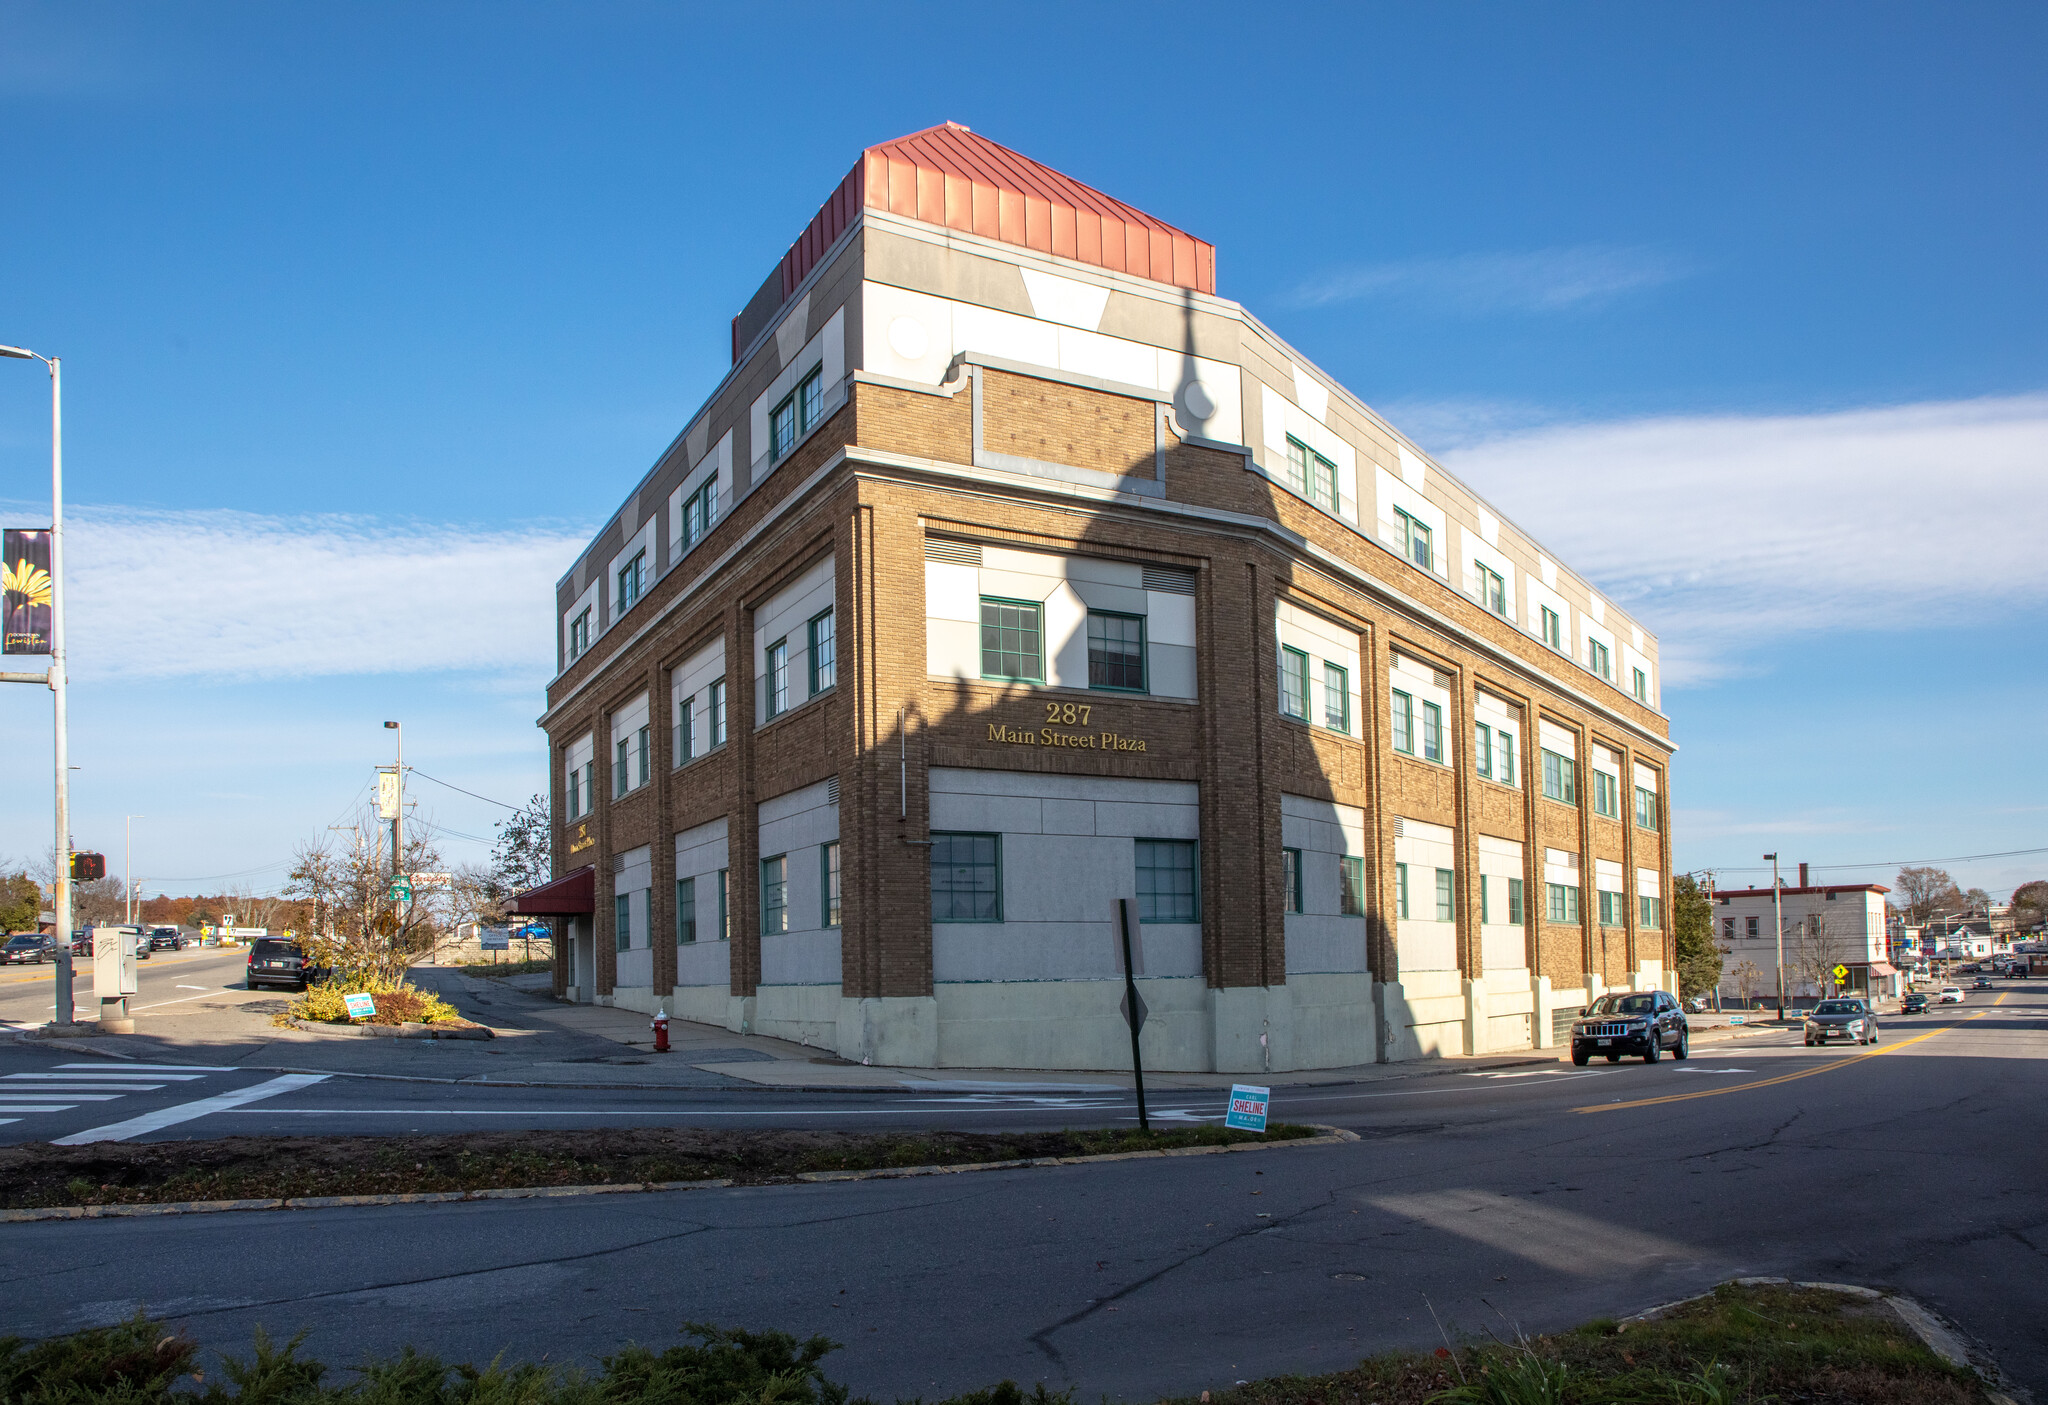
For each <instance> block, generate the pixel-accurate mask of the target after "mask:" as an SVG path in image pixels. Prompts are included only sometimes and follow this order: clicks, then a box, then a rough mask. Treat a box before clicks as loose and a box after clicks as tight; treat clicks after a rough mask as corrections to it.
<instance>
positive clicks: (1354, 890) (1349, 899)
mask: <svg viewBox="0 0 2048 1405" xmlns="http://www.w3.org/2000/svg"><path fill="white" fill-rule="evenodd" d="M1337 913H1338V915H1339V916H1342V917H1363V916H1365V860H1364V859H1363V858H1362V857H1360V856H1359V855H1357V854H1345V855H1342V856H1341V857H1339V858H1338V860H1337Z"/></svg>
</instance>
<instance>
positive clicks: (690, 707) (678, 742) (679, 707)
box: [674, 698, 697, 766]
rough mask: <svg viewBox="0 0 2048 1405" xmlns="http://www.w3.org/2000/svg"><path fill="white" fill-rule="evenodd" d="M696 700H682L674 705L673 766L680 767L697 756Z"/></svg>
mask: <svg viewBox="0 0 2048 1405" xmlns="http://www.w3.org/2000/svg"><path fill="white" fill-rule="evenodd" d="M696 709H697V700H696V699H695V698H684V699H683V700H682V701H681V702H679V703H677V704H676V736H675V746H674V751H675V754H676V757H675V764H676V765H678V766H680V765H682V764H683V763H684V762H685V761H688V760H690V759H691V758H692V757H694V756H696V754H697V725H696V723H697V718H696Z"/></svg>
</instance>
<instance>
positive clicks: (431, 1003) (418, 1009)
mask: <svg viewBox="0 0 2048 1405" xmlns="http://www.w3.org/2000/svg"><path fill="white" fill-rule="evenodd" d="M349 995H370V996H374V997H375V998H376V1001H377V1013H376V1014H374V1015H372V1016H370V1018H369V1019H367V1020H364V1021H363V1023H364V1024H434V1023H436V1022H438V1021H441V1020H459V1019H461V1018H462V1012H461V1011H459V1010H457V1009H456V1008H455V1007H454V1006H453V1005H450V1004H449V1003H448V1002H447V1001H445V1000H443V999H441V998H440V997H439V996H438V995H429V994H427V993H426V992H425V991H423V990H414V989H413V988H412V987H411V986H409V985H397V986H386V987H383V988H381V989H380V988H378V986H377V984H376V983H374V982H368V981H338V982H335V983H332V984H329V985H316V986H314V987H313V988H312V989H310V990H308V991H307V992H306V993H305V994H303V995H301V996H300V997H299V998H298V999H297V1000H294V1001H293V1002H292V1003H291V1008H290V1009H289V1010H287V1011H286V1012H285V1014H286V1018H288V1019H295V1020H310V1021H312V1022H314V1023H316V1024H352V1023H354V1021H353V1020H351V1019H350V1018H349V1013H348V1002H347V1001H346V1000H345V999H344V998H343V997H345V996H349Z"/></svg>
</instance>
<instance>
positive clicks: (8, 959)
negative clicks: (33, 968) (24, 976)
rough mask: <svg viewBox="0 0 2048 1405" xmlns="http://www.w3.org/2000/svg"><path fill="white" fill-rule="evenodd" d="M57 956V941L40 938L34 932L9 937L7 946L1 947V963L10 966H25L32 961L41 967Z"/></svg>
mask: <svg viewBox="0 0 2048 1405" xmlns="http://www.w3.org/2000/svg"><path fill="white" fill-rule="evenodd" d="M56 954H57V943H56V940H55V939H54V938H51V937H43V936H38V935H37V934H36V933H34V932H22V933H20V934H18V935H16V936H12V937H9V938H8V939H7V944H6V945H5V946H0V962H5V963H6V964H8V965H10V966H20V965H25V964H27V963H28V962H31V961H33V962H34V963H35V964H36V965H38V966H40V965H42V964H43V962H45V961H48V960H49V959H50V958H51V957H53V956H55V955H56Z"/></svg>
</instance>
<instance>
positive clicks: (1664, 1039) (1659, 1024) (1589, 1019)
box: [1572, 990, 1692, 1068]
mask: <svg viewBox="0 0 2048 1405" xmlns="http://www.w3.org/2000/svg"><path fill="white" fill-rule="evenodd" d="M1691 1045H1692V1027H1691V1026H1690V1025H1688V1024H1687V1023H1686V1019H1685V1011H1683V1010H1681V1009H1680V1008H1679V1007H1678V1001H1677V1000H1676V999H1674V998H1673V997H1671V996H1669V995H1667V994H1665V993H1664V992H1663V991H1661V990H1659V991H1645V992H1640V993H1635V994H1616V995H1603V996H1601V997H1600V998H1599V999H1598V1000H1595V1001H1594V1002H1593V1003H1592V1004H1590V1005H1588V1006H1587V1007H1586V1008H1585V1010H1584V1011H1583V1012H1581V1014H1580V1017H1579V1018H1578V1019H1577V1020H1575V1021H1573V1022H1572V1062H1573V1063H1575V1064H1577V1065H1578V1066H1579V1067H1581V1068H1584V1067H1585V1065H1586V1061H1587V1060H1588V1059H1590V1058H1592V1057H1593V1055H1595V1054H1599V1055H1601V1056H1602V1057H1603V1058H1605V1059H1606V1060H1607V1062H1609V1063H1617V1062H1619V1061H1620V1059H1621V1056H1622V1055H1623V1054H1634V1055H1637V1056H1638V1057H1640V1058H1641V1059H1642V1061H1643V1062H1644V1063H1655V1062H1657V1060H1658V1059H1660V1058H1662V1057H1663V1056H1664V1055H1665V1053H1666V1052H1667V1051H1668V1052H1669V1053H1670V1055H1671V1057H1672V1058H1674V1059H1682V1058H1684V1057H1685V1056H1686V1055H1687V1054H1688V1053H1690V1052H1691Z"/></svg>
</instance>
